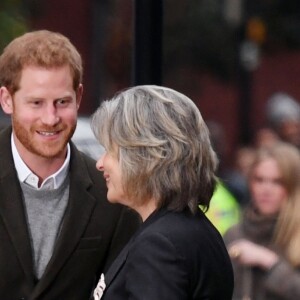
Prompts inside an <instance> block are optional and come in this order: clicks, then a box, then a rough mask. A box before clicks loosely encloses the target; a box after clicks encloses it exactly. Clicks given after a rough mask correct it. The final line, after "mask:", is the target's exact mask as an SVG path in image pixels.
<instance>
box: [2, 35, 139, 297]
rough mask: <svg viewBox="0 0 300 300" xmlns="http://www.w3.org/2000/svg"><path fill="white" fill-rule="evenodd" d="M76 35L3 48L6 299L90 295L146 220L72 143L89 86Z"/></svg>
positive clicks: (32, 38)
mask: <svg viewBox="0 0 300 300" xmlns="http://www.w3.org/2000/svg"><path fill="white" fill-rule="evenodd" d="M82 72H83V71H82V61H81V57H80V54H79V53H78V51H77V50H76V48H75V47H74V46H73V45H72V44H71V42H70V41H69V40H68V39H67V38H66V37H64V36H63V35H61V34H59V33H54V32H50V31H46V30H41V31H35V32H31V33H27V34H24V35H23V36H20V37H18V38H16V39H15V40H13V41H12V42H11V43H10V44H9V45H8V46H7V47H6V48H5V49H4V51H3V53H2V55H1V56H0V84H1V87H0V103H1V106H2V109H3V111H4V112H5V113H6V114H8V115H10V116H11V123H12V126H11V127H9V128H7V129H5V130H3V131H2V132H1V133H0V241H1V246H0V270H1V276H0V299H30V300H34V299H39V300H40V299H41V300H50V299H53V300H54V299H66V300H67V299H72V300H76V299H78V300H83V299H88V298H89V297H90V295H91V292H92V290H93V287H94V284H95V281H96V280H97V279H98V278H99V275H100V274H101V273H102V272H103V271H104V270H105V269H107V267H108V266H109V265H110V263H111V262H112V260H113V259H114V258H115V257H116V255H117V254H118V252H119V251H120V250H121V248H122V247H123V246H124V244H125V243H126V242H127V241H128V239H129V238H130V236H131V235H132V233H133V232H134V231H135V229H136V228H137V226H138V223H139V222H138V219H137V216H136V215H134V214H133V212H130V211H128V210H127V209H125V208H124V207H122V206H120V205H112V204H109V203H108V202H107V200H106V186H105V182H104V179H103V177H102V176H101V174H100V173H99V172H98V171H97V170H96V167H95V162H94V161H93V160H92V159H90V158H89V157H87V156H85V155H84V154H83V153H81V152H79V151H78V150H77V149H76V147H75V146H74V145H73V143H72V142H71V141H70V139H71V137H72V135H73V133H74V131H75V128H76V122H77V112H78V109H79V106H80V102H81V98H82V92H83V87H82V84H81V81H82Z"/></svg>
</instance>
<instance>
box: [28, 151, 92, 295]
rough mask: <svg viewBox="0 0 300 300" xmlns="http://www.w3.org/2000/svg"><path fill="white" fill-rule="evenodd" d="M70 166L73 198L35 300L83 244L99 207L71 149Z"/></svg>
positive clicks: (38, 286)
mask: <svg viewBox="0 0 300 300" xmlns="http://www.w3.org/2000/svg"><path fill="white" fill-rule="evenodd" d="M71 151H72V154H71V165H70V195H69V202H68V206H67V210H66V213H65V217H64V221H63V226H62V229H61V232H60V235H59V237H58V240H57V242H56V245H55V249H54V252H53V255H52V257H51V259H50V262H49V263H48V265H47V268H46V270H45V273H44V275H43V276H42V278H41V279H40V281H39V283H38V284H37V286H36V289H35V291H34V294H33V295H32V298H33V299H35V298H38V296H39V295H40V294H41V293H42V292H43V291H44V290H45V289H46V288H47V287H48V286H49V285H50V284H51V282H52V281H53V280H54V279H55V277H56V276H57V274H58V272H59V271H60V269H61V268H62V267H63V265H64V263H65V262H66V260H67V259H68V258H69V257H70V256H71V254H72V252H73V250H74V249H75V247H76V246H77V244H78V242H79V241H80V239H81V237H82V235H83V233H84V230H85V228H86V226H87V224H88V222H89V219H90V216H91V214H92V212H93V209H94V206H95V204H96V200H95V198H94V197H93V196H92V195H91V194H90V193H89V192H88V188H89V187H90V186H91V185H92V184H93V183H92V181H91V179H90V176H89V173H88V171H87V169H86V165H85V163H84V161H83V158H82V157H81V154H80V153H79V152H78V151H77V150H76V149H75V148H74V147H73V146H72V149H71Z"/></svg>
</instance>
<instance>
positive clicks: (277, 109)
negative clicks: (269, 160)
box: [266, 93, 300, 149]
mask: <svg viewBox="0 0 300 300" xmlns="http://www.w3.org/2000/svg"><path fill="white" fill-rule="evenodd" d="M266 117H267V121H268V123H269V126H270V127H271V129H273V130H274V132H275V133H276V134H277V135H278V136H279V138H280V139H281V140H282V141H284V142H287V143H291V144H293V145H295V146H296V147H297V148H298V149H300V104H299V103H298V102H297V100H296V99H294V98H292V97H291V96H290V95H288V94H286V93H275V94H274V95H272V96H271V97H270V98H269V99H268V101H267V105H266Z"/></svg>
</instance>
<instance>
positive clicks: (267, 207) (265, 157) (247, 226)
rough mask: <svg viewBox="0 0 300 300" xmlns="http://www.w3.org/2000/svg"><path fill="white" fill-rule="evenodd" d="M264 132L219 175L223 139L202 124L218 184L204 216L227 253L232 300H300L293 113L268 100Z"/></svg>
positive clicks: (287, 102)
mask: <svg viewBox="0 0 300 300" xmlns="http://www.w3.org/2000/svg"><path fill="white" fill-rule="evenodd" d="M265 116H266V121H267V122H266V124H265V126H264V127H262V128H260V129H259V130H258V131H257V132H255V135H254V138H253V141H252V142H251V144H249V145H243V146H241V147H239V148H238V149H236V151H235V154H234V165H233V166H232V167H231V168H224V162H223V161H222V154H223V151H224V149H223V148H222V147H224V145H225V144H224V139H225V137H224V132H223V129H222V127H221V126H220V124H218V123H217V122H208V126H209V129H210V134H211V139H212V143H213V145H214V148H215V151H216V152H217V153H218V155H219V159H220V167H219V174H218V175H219V184H218V186H217V189H216V191H215V193H214V196H213V198H212V201H211V205H210V209H209V211H208V213H207V216H208V217H209V218H210V220H211V221H212V222H213V223H214V225H215V226H216V227H217V228H218V230H219V231H220V233H221V234H222V236H223V238H224V241H225V244H226V245H227V248H228V251H229V254H230V257H231V259H232V264H233V267H234V274H235V290H234V297H233V299H234V300H238V299H255V300H257V299H258V300H259V299H264V300H265V299H270V300H271V299H274V300H275V299H287V300H293V299H295V300H296V299H300V152H299V149H300V105H299V103H298V101H297V100H296V99H294V98H293V97H291V96H290V95H288V94H286V93H276V94H274V95H272V96H271V97H270V98H269V99H268V101H267V104H266V107H265Z"/></svg>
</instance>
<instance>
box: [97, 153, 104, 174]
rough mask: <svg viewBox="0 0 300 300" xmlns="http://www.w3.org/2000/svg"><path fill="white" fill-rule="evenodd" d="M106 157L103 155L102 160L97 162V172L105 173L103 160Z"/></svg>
mask: <svg viewBox="0 0 300 300" xmlns="http://www.w3.org/2000/svg"><path fill="white" fill-rule="evenodd" d="M104 156H105V153H104V154H102V155H101V156H100V158H99V159H98V160H97V162H96V168H97V170H99V171H102V172H103V171H104V168H103V160H104Z"/></svg>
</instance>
